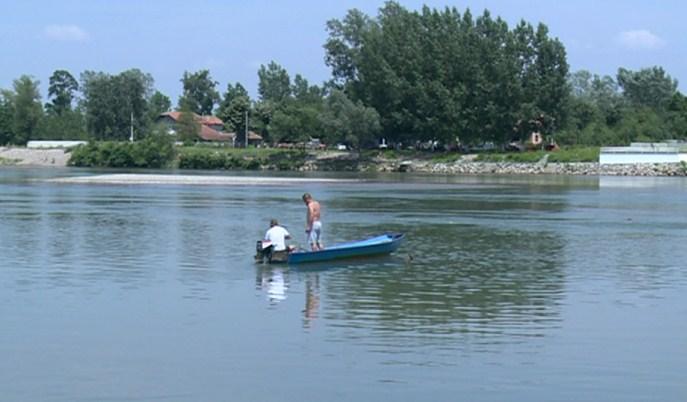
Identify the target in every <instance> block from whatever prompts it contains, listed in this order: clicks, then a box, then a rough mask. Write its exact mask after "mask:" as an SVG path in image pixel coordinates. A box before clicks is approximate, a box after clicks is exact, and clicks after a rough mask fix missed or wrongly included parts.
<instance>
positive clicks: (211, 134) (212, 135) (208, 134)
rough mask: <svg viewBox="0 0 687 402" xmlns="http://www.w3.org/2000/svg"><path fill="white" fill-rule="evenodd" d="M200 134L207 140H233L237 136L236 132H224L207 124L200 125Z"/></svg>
mask: <svg viewBox="0 0 687 402" xmlns="http://www.w3.org/2000/svg"><path fill="white" fill-rule="evenodd" d="M198 136H199V137H200V138H202V139H204V140H205V141H233V140H234V138H235V137H236V136H235V134H234V133H223V132H221V131H217V130H215V129H212V128H210V127H208V126H206V125H205V124H201V125H200V132H199V133H198Z"/></svg>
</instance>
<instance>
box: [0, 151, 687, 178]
mask: <svg viewBox="0 0 687 402" xmlns="http://www.w3.org/2000/svg"><path fill="white" fill-rule="evenodd" d="M351 156H352V154H348V153H333V154H330V157H326V156H325V157H315V158H311V159H309V160H308V161H306V163H305V165H303V166H302V167H301V168H300V169H298V171H334V170H337V169H334V168H332V166H333V165H334V164H336V163H337V162H342V161H343V162H347V161H348V162H350V163H347V164H345V165H346V166H345V168H344V169H342V170H344V171H348V172H355V171H359V172H373V171H376V172H417V173H429V174H442V175H537V174H545V175H577V176H579V175H585V176H687V167H686V166H685V164H679V163H662V164H639V163H637V164H624V165H621V164H617V165H615V164H614V165H606V164H604V165H601V164H599V163H598V162H577V163H541V162H540V163H515V162H498V163H497V162H475V161H473V160H472V158H470V157H469V156H467V157H464V158H461V159H458V160H457V161H455V162H433V161H428V160H420V159H410V158H409V159H384V158H375V159H374V160H372V161H367V162H362V161H360V162H359V161H357V160H356V159H355V158H352V157H351ZM68 161H69V153H67V152H66V150H64V149H29V148H21V147H0V166H3V165H4V166H8V165H9V166H36V167H65V166H67V162H68Z"/></svg>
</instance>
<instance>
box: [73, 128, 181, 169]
mask: <svg viewBox="0 0 687 402" xmlns="http://www.w3.org/2000/svg"><path fill="white" fill-rule="evenodd" d="M174 156H175V151H174V144H173V142H172V138H171V137H170V136H169V135H151V136H148V137H146V138H145V139H144V140H142V141H136V142H115V141H102V142H89V143H88V144H86V145H80V146H78V147H76V148H75V149H74V150H73V151H72V154H71V157H70V159H69V165H70V166H80V167H112V168H126V167H138V168H162V167H166V166H168V165H169V164H170V163H171V162H172V161H173V160H174Z"/></svg>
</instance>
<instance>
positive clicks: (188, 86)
mask: <svg viewBox="0 0 687 402" xmlns="http://www.w3.org/2000/svg"><path fill="white" fill-rule="evenodd" d="M181 82H182V84H183V87H184V92H183V94H182V95H181V97H180V98H179V108H180V109H183V108H188V109H189V110H190V111H192V112H193V113H197V114H199V115H201V116H205V115H210V114H212V111H213V110H214V109H215V104H217V103H218V102H219V92H217V90H216V89H215V87H216V86H217V81H214V80H213V79H212V77H211V76H210V71H209V70H200V71H197V72H195V73H189V72H188V71H185V72H184V76H183V78H182V79H181Z"/></svg>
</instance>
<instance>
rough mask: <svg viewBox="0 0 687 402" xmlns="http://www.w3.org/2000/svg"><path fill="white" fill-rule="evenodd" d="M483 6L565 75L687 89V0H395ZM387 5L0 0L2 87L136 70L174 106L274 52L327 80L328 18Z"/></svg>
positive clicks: (251, 80) (238, 78) (291, 66)
mask: <svg viewBox="0 0 687 402" xmlns="http://www.w3.org/2000/svg"><path fill="white" fill-rule="evenodd" d="M399 3H401V4H402V5H403V6H405V7H406V8H409V9H419V8H420V7H422V5H423V4H427V5H429V6H430V7H435V8H443V7H445V6H451V7H456V8H458V9H459V10H460V11H461V13H462V11H463V10H464V9H465V8H466V7H469V8H470V10H471V11H472V13H473V15H478V14H481V13H482V11H483V10H484V9H485V8H486V9H488V10H489V11H490V12H491V14H492V16H493V17H496V16H501V17H502V18H503V19H505V20H506V21H507V22H508V23H509V26H511V27H512V26H514V25H515V24H516V23H517V22H518V21H519V20H521V19H524V20H526V21H528V22H531V23H533V24H536V23H538V22H543V23H545V24H546V25H547V26H548V27H549V30H550V32H551V35H552V36H555V37H558V38H559V39H560V40H561V41H562V42H563V44H564V45H565V48H566V50H567V53H568V63H569V64H570V69H571V71H577V70H581V69H586V70H589V71H591V72H593V73H597V74H609V75H613V76H615V73H616V71H617V69H618V67H625V68H629V69H632V70H637V69H640V68H643V67H650V66H654V65H658V66H662V67H663V68H664V69H665V70H666V71H667V72H668V73H669V74H670V75H671V76H672V77H673V78H676V79H677V80H678V81H679V83H680V90H681V91H682V92H683V93H685V92H687V91H686V90H685V89H687V57H686V56H685V55H687V35H686V33H687V29H685V28H684V26H685V25H684V21H683V20H684V18H685V15H687V2H682V1H678V0H664V1H649V0H647V1H639V0H608V1H605V0H575V1H566V2H564V1H553V0H552V1H544V0H529V1H528V0H474V1H461V2H458V1H446V0H444V1H435V0H426V1H399ZM382 4H383V2H382V1H363V0H293V1H288V0H272V1H268V0H241V1H238V0H236V1H234V0H224V1H221V0H205V1H174V0H168V1H154V0H149V1H134V0H119V1H109V0H89V1H87V0H61V1H37V0H16V1H7V0H0V10H2V12H1V13H0V88H10V87H11V86H12V80H13V79H15V78H18V77H19V76H20V75H22V74H29V75H32V76H33V77H35V78H36V79H39V80H40V81H41V93H42V95H43V96H45V95H46V92H47V82H48V79H49V77H50V75H51V74H52V72H53V71H54V70H56V69H66V70H68V71H70V72H71V73H72V74H73V75H74V76H75V77H77V78H78V76H79V74H80V73H81V72H83V71H84V70H95V71H105V72H108V73H118V72H120V71H123V70H126V69H129V68H134V67H135V68H139V69H141V70H143V71H144V72H147V73H150V74H152V76H153V78H154V79H155V86H156V88H157V89H159V90H160V91H162V92H163V93H165V94H167V95H168V96H170V97H171V98H172V100H173V102H174V103H176V99H177V97H178V96H179V93H180V92H181V83H180V81H179V80H180V79H181V76H182V75H183V72H184V71H185V70H188V71H196V70H200V69H209V70H210V72H211V75H212V77H213V78H214V79H215V80H216V81H219V88H218V89H219V90H220V92H222V93H223V92H224V91H225V89H226V86H227V83H232V84H233V83H236V82H240V83H242V84H243V85H244V86H245V87H246V88H247V89H248V90H249V92H250V93H251V96H253V97H255V96H256V93H257V81H258V79H257V71H258V68H259V66H260V65H261V64H267V63H269V62H270V61H271V60H274V61H276V62H277V63H279V64H281V65H282V66H283V67H285V68H286V69H287V71H288V72H289V74H290V75H291V77H293V76H295V75H296V74H297V73H300V74H301V75H303V76H304V77H305V78H307V79H308V80H309V81H310V82H311V83H317V84H319V83H321V82H323V81H325V80H327V79H328V78H329V77H330V70H329V69H328V68H327V66H325V64H324V50H323V48H322V45H323V44H324V42H325V40H326V37H327V33H326V31H325V22H326V21H327V20H329V19H332V18H342V17H343V16H344V15H345V14H346V11H347V10H349V9H351V8H358V9H360V10H362V11H363V12H365V13H366V14H367V15H369V16H376V15H377V9H378V8H379V7H380V6H381V5H382Z"/></svg>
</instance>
